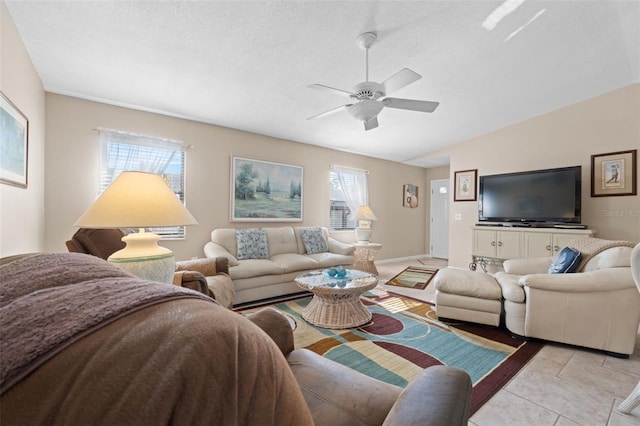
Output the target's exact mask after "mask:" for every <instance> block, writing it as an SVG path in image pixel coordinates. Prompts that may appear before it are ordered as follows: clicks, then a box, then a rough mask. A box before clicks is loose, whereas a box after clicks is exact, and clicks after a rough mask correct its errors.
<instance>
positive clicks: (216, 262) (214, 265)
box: [176, 257, 229, 277]
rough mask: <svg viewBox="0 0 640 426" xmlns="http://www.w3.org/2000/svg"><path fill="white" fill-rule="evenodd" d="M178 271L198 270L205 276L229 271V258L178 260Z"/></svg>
mask: <svg viewBox="0 0 640 426" xmlns="http://www.w3.org/2000/svg"><path fill="white" fill-rule="evenodd" d="M176 271H197V272H200V273H201V274H202V275H204V276H205V277H210V276H213V275H217V274H220V273H223V274H228V273H229V259H227V258H226V257H217V258H206V257H205V258H201V259H191V260H180V261H178V262H176Z"/></svg>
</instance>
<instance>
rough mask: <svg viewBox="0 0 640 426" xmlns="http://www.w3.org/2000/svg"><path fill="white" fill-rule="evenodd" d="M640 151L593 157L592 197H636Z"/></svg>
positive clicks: (634, 150) (609, 153)
mask: <svg viewBox="0 0 640 426" xmlns="http://www.w3.org/2000/svg"><path fill="white" fill-rule="evenodd" d="M637 152H638V150H637V149H633V150H629V151H618V152H608V153H605V154H594V155H592V156H591V196H592V197H611V196H623V195H636V194H637V193H638V189H637V181H638V177H637V174H636V170H637V158H636V155H637Z"/></svg>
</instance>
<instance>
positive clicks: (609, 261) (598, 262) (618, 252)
mask: <svg viewBox="0 0 640 426" xmlns="http://www.w3.org/2000/svg"><path fill="white" fill-rule="evenodd" d="M632 250H633V248H632V247H612V248H610V249H607V250H604V251H602V252H600V253H598V254H596V255H595V256H593V257H592V258H591V259H590V260H589V261H588V262H587V264H586V265H584V269H583V272H589V271H596V270H598V269H606V268H624V267H627V268H628V267H629V266H631V251H632Z"/></svg>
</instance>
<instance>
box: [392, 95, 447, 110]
mask: <svg viewBox="0 0 640 426" xmlns="http://www.w3.org/2000/svg"><path fill="white" fill-rule="evenodd" d="M382 103H383V104H384V106H386V107H387V108H398V109H408V110H410V111H420V112H433V111H435V110H436V108H438V105H440V102H430V101H414V100H413V99H400V98H384V99H383V100H382Z"/></svg>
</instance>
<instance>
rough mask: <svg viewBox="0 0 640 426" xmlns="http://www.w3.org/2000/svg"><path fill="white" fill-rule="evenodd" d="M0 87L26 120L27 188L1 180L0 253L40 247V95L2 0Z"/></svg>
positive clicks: (37, 80) (42, 103) (42, 106)
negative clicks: (27, 126)
mask: <svg viewBox="0 0 640 426" xmlns="http://www.w3.org/2000/svg"><path fill="white" fill-rule="evenodd" d="M0 90H1V91H2V93H4V95H5V96H6V97H7V98H9V100H10V101H11V102H12V103H13V104H14V105H15V106H16V107H18V109H20V111H22V113H23V114H24V115H25V116H26V117H27V119H28V120H29V146H28V170H27V178H28V182H27V185H28V186H27V188H26V189H25V188H18V187H14V186H9V185H6V184H0V257H2V256H9V255H12V254H17V253H29V252H37V251H42V250H43V249H44V140H45V139H44V122H45V100H44V98H45V95H44V89H43V87H42V82H41V81H40V78H39V77H38V75H37V73H36V71H35V68H34V66H33V64H32V63H31V59H30V58H29V55H28V54H27V51H26V49H25V47H24V45H23V44H22V40H21V39H20V35H19V34H18V31H17V30H16V27H15V25H14V23H13V20H12V18H11V15H10V14H9V11H8V10H7V7H6V5H5V3H4V1H0Z"/></svg>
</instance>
